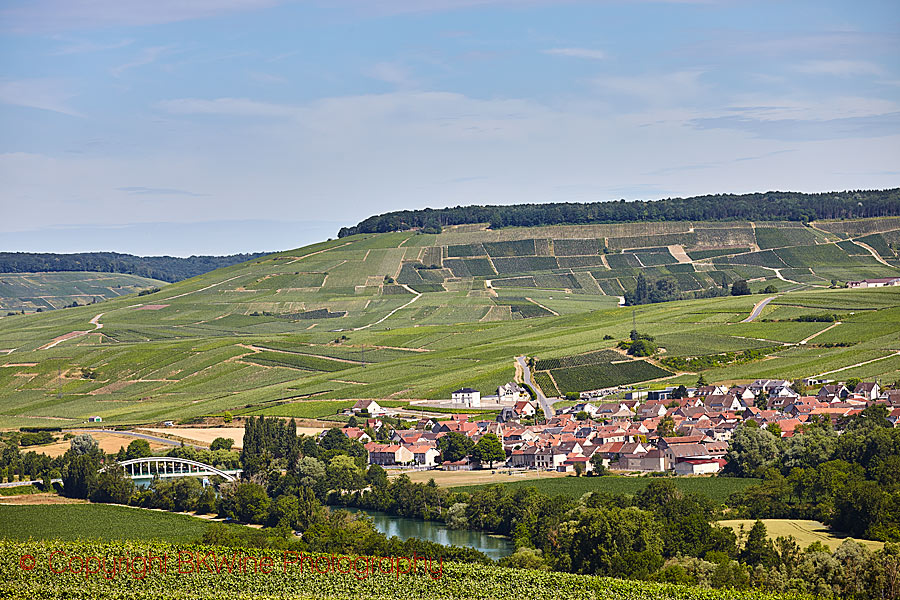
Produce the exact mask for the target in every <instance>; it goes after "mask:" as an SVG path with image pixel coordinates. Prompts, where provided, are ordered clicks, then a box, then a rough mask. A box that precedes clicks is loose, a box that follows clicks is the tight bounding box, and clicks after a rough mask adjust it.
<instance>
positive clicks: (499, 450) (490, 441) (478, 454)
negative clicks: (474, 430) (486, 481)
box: [451, 433, 506, 469]
mask: <svg viewBox="0 0 900 600" xmlns="http://www.w3.org/2000/svg"><path fill="white" fill-rule="evenodd" d="M451 435H452V434H451ZM472 456H474V457H475V458H477V459H478V460H480V461H481V462H486V463H488V465H489V468H491V469H493V468H494V462H496V461H505V460H506V452H505V451H504V450H503V442H501V441H500V438H498V437H497V436H496V434H493V433H486V434H484V435H483V436H482V437H481V439H480V440H478V443H477V444H475V449H474V451H473V452H472Z"/></svg>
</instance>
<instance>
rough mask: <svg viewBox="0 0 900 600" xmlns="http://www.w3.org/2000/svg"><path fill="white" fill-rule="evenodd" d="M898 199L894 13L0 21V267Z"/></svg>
mask: <svg viewBox="0 0 900 600" xmlns="http://www.w3.org/2000/svg"><path fill="white" fill-rule="evenodd" d="M889 187H900V3H898V2H897V1H896V0H884V1H881V0H856V1H833V0H814V1H805V0H797V1H790V2H784V1H781V0H778V1H769V0H747V1H742V0H670V1H655V2H651V1H641V0H620V1H614V0H593V1H580V2H579V1H574V0H573V1H566V0H544V1H542V0H293V1H291V0H153V1H152V2H151V1H149V0H4V1H3V2H2V3H0V211H2V212H0V214H2V218H0V251H31V252H40V251H48V252H76V251H104V250H112V251H119V252H131V253H136V254H142V255H149V254H169V255H175V256H187V255H190V254H230V253H235V252H252V251H266V250H282V249H289V248H295V247H299V246H302V245H305V244H308V243H312V242H316V241H321V240H324V239H327V238H329V237H336V234H337V230H338V229H339V228H340V227H341V226H344V225H348V226H349V225H354V224H355V223H357V222H358V221H360V220H362V219H364V218H366V217H368V216H371V215H373V214H378V213H382V212H387V211H392V210H401V209H416V208H425V207H432V208H440V207H446V206H457V205H466V204H514V203H523V202H535V203H541V202H589V201H590V202H592V201H604V200H617V199H620V198H624V199H627V200H635V199H645V200H646V199H657V198H665V197H675V196H682V197H683V196H691V195H700V194H711V193H745V192H756V191H769V190H792V191H803V192H820V191H832V190H847V189H874V188H889Z"/></svg>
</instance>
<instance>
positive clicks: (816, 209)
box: [338, 188, 900, 237]
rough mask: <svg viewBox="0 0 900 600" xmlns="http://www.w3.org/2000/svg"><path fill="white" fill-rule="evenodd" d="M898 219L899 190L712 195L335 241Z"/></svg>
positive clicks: (452, 217) (492, 210) (429, 223)
mask: <svg viewBox="0 0 900 600" xmlns="http://www.w3.org/2000/svg"><path fill="white" fill-rule="evenodd" d="M897 215H900V188H894V189H889V190H858V191H846V192H827V193H821V194H804V193H800V192H766V193H755V194H740V195H736V194H715V195H709V196H695V197H691V198H666V199H663V200H635V201H629V202H626V201H625V200H619V201H609V202H587V203H571V202H564V203H548V204H511V205H509V206H482V205H473V206H457V207H454V208H441V209H431V208H426V209H422V210H402V211H394V212H389V213H384V214H382V215H376V216H373V217H369V218H368V219H365V220H364V221H361V222H360V223H359V224H358V225H356V226H355V227H342V228H341V230H340V231H339V232H338V237H346V236H348V235H353V234H355V233H385V232H389V231H402V230H406V229H412V228H415V227H421V228H425V229H427V230H429V231H426V233H430V232H434V233H438V232H440V228H441V227H445V226H448V225H462V224H466V223H490V226H491V228H494V229H496V228H499V227H537V226H541V225H582V224H588V223H632V222H638V221H738V220H744V221H800V222H804V223H805V222H808V221H815V220H818V219H850V218H854V219H856V218H865V217H887V216H897Z"/></svg>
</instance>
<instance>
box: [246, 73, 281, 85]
mask: <svg viewBox="0 0 900 600" xmlns="http://www.w3.org/2000/svg"><path fill="white" fill-rule="evenodd" d="M249 75H250V79H252V80H253V81H256V82H258V83H276V84H281V83H287V82H288V80H287V78H286V77H282V76H281V75H272V74H271V73H263V72H260V71H251V72H250V73H249Z"/></svg>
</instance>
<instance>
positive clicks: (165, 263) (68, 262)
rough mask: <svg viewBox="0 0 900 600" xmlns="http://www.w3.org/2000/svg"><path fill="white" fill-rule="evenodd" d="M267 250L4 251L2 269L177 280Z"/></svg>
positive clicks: (263, 253)
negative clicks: (215, 253) (224, 253)
mask: <svg viewBox="0 0 900 600" xmlns="http://www.w3.org/2000/svg"><path fill="white" fill-rule="evenodd" d="M266 254H268V252H257V253H254V254H232V255H230V256H190V257H188V258H179V257H175V256H134V255H133V254H120V253H118V252H81V253H77V254H53V253H36V252H0V273H46V272H56V271H96V272H98V273H127V274H129V275H137V276H139V277H148V278H150V279H158V280H160V281H168V282H169V283H174V282H176V281H181V280H182V279H188V278H190V277H195V276H197V275H202V274H203V273H209V272H210V271H214V270H215V269H220V268H222V267H229V266H231V265H235V264H237V263H242V262H245V261H248V260H252V259H254V258H257V257H259V256H265V255H266Z"/></svg>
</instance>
